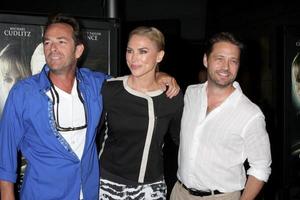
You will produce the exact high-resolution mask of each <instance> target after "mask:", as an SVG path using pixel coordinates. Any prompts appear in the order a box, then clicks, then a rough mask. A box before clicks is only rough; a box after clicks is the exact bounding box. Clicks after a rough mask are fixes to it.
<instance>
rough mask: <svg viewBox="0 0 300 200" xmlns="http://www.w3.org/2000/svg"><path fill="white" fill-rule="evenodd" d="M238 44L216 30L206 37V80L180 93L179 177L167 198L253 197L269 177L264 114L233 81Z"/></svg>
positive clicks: (241, 199) (239, 199) (229, 199)
mask: <svg viewBox="0 0 300 200" xmlns="http://www.w3.org/2000/svg"><path fill="white" fill-rule="evenodd" d="M242 48H243V45H242V44H241V43H240V42H239V41H237V40H236V39H235V38H234V36H233V35H232V34H230V33H219V34H216V35H215V36H214V37H212V38H211V39H210V40H209V42H208V49H207V51H206V53H205V55H204V57H203V63H204V65H205V67H206V68H207V81H206V82H205V83H203V84H197V85H191V86H189V87H188V88H187V90H186V93H185V98H184V111H183V116H182V120H181V135H180V147H179V157H178V171H177V177H178V182H177V183H176V184H175V186H174V188H173V190H172V194H171V200H190V199H193V200H196V199H210V200H214V199H217V200H218V199H222V200H246V199H247V200H250V199H255V197H256V196H257V195H258V193H259V192H260V190H261V189H262V187H263V185H264V182H267V180H268V178H269V175H270V173H271V168H270V165H271V153H270V142H269V137H268V134H267V132H266V128H265V119H264V115H263V113H262V112H261V110H260V109H259V107H258V106H256V105H255V104H254V103H252V102H251V101H250V100H249V99H248V98H247V97H246V96H245V95H244V94H243V93H242V90H241V88H240V87H239V84H238V83H237V82H235V78H236V75H237V72H238V69H239V64H240V53H241V50H242ZM246 160H248V162H249V166H250V168H249V169H248V170H247V175H248V177H246V172H245V169H244V165H243V163H244V162H245V161H246Z"/></svg>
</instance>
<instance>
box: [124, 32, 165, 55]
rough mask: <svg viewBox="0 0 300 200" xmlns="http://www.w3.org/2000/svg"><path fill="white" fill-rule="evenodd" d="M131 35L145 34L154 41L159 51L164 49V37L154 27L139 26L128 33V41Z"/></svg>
mask: <svg viewBox="0 0 300 200" xmlns="http://www.w3.org/2000/svg"><path fill="white" fill-rule="evenodd" d="M133 35H140V36H145V37H147V38H148V39H150V40H151V41H153V42H155V44H156V46H157V48H158V50H159V51H161V50H165V37H164V35H163V34H162V32H161V31H160V30H158V29H157V28H155V27H147V26H139V27H137V28H135V29H133V30H132V31H131V32H130V33H129V37H128V41H129V40H130V38H131V37H132V36H133Z"/></svg>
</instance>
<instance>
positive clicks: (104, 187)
mask: <svg viewBox="0 0 300 200" xmlns="http://www.w3.org/2000/svg"><path fill="white" fill-rule="evenodd" d="M164 46H165V41H164V36H163V34H162V33H161V32H160V31H159V30H158V29H156V28H154V27H138V28H136V29H134V30H133V31H131V32H130V34H129V40H128V44H127V50H126V61H127V66H128V67H129V69H130V72H131V74H130V75H128V76H124V77H119V78H116V79H111V80H108V82H107V83H106V84H104V86H103V89H102V95H103V101H104V104H103V106H104V112H103V113H104V114H105V116H106V118H105V128H104V129H103V133H101V134H102V136H103V138H104V139H103V141H101V142H100V143H101V144H102V145H101V147H102V149H101V152H100V163H101V164H100V166H101V172H100V174H101V175H100V177H101V178H100V199H111V200H112V199H113V200H116V199H148V200H149V199H166V193H167V186H166V183H165V181H164V174H163V145H164V136H165V135H166V134H167V133H170V134H171V136H172V138H173V139H174V141H175V142H176V143H178V140H179V131H180V119H181V115H182V108H183V96H182V94H181V93H179V95H177V96H175V97H174V98H172V99H170V98H168V97H167V96H166V94H165V93H164V91H162V90H161V87H160V84H159V83H158V80H157V78H156V75H155V72H156V70H157V67H158V64H159V63H160V62H161V61H162V60H163V57H164V54H165V52H164Z"/></svg>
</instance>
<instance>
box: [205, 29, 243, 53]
mask: <svg viewBox="0 0 300 200" xmlns="http://www.w3.org/2000/svg"><path fill="white" fill-rule="evenodd" d="M218 42H229V43H231V44H233V45H236V46H237V47H238V48H239V49H240V51H242V50H243V49H244V44H243V43H241V42H240V41H239V40H238V39H237V38H236V37H235V36H234V35H233V34H232V33H229V32H220V33H217V34H215V35H214V36H213V37H211V38H210V39H209V40H208V41H207V43H206V51H205V54H206V56H209V54H210V53H211V52H212V49H213V46H214V44H216V43H218Z"/></svg>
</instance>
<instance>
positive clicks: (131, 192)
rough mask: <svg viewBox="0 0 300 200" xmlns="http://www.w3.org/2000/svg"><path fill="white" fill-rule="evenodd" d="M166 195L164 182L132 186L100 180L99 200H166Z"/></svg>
mask: <svg viewBox="0 0 300 200" xmlns="http://www.w3.org/2000/svg"><path fill="white" fill-rule="evenodd" d="M166 195H167V185H166V183H165V181H164V180H161V181H158V182H154V183H147V184H140V185H136V186H130V185H124V184H119V183H115V182H113V181H109V180H106V179H103V178H100V194H99V200H166Z"/></svg>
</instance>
